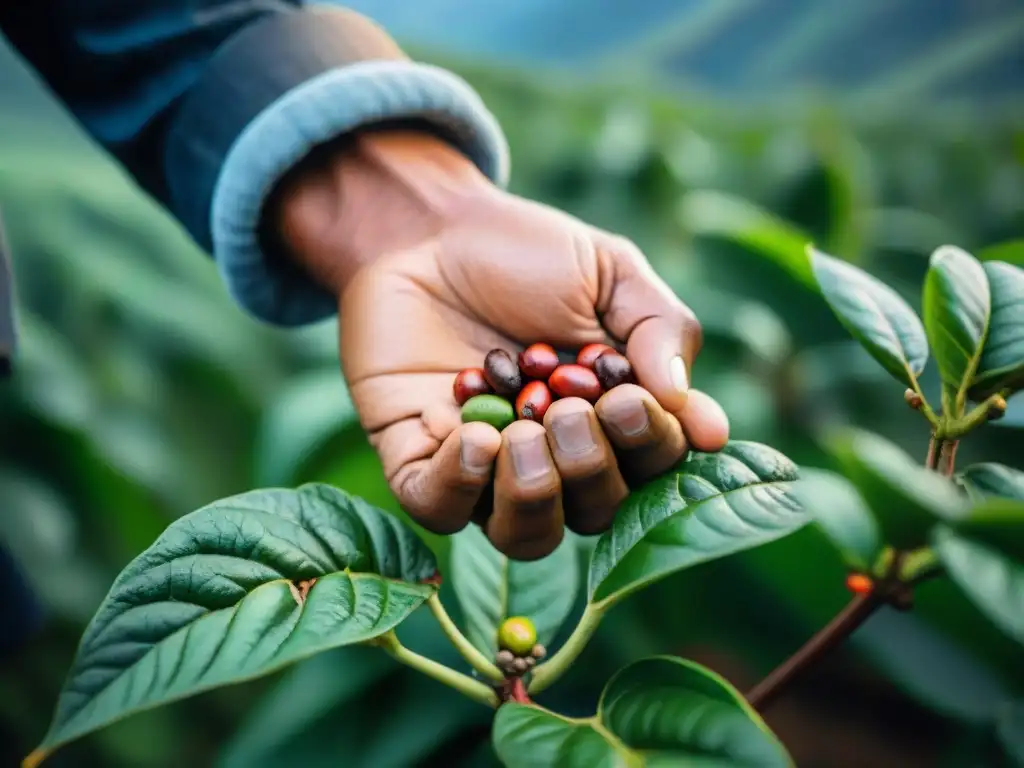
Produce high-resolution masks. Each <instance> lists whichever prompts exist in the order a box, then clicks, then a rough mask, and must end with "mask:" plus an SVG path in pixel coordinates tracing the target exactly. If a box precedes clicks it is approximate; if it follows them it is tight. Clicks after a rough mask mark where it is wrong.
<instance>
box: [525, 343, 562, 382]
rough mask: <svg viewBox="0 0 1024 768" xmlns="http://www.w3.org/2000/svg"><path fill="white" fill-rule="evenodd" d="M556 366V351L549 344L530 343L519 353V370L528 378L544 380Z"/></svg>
mask: <svg viewBox="0 0 1024 768" xmlns="http://www.w3.org/2000/svg"><path fill="white" fill-rule="evenodd" d="M557 367H558V353H557V352H555V348H554V347H552V346H551V345H550V344H541V343H537V344H531V345H530V346H528V347H527V348H526V349H524V350H523V351H522V352H520V353H519V370H520V371H522V372H523V376H526V377H527V378H528V379H540V380H541V381H545V380H546V379H547V378H548V376H550V375H551V373H552V371H554V370H555V368H557Z"/></svg>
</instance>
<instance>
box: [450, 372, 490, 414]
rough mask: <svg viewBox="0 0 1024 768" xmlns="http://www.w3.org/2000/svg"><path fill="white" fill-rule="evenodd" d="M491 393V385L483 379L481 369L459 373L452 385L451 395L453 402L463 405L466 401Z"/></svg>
mask: <svg viewBox="0 0 1024 768" xmlns="http://www.w3.org/2000/svg"><path fill="white" fill-rule="evenodd" d="M490 391H491V385H490V384H488V383H487V379H485V378H484V369H483V368H467V369H466V370H464V371H459V375H458V376H456V377H455V383H454V384H452V393H453V394H454V395H455V402H456V403H458V404H459V405H465V404H466V401H467V400H469V398H471V397H476V396H477V395H486V394H488V393H489V392H490Z"/></svg>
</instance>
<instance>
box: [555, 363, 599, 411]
mask: <svg viewBox="0 0 1024 768" xmlns="http://www.w3.org/2000/svg"><path fill="white" fill-rule="evenodd" d="M548 386H549V387H550V388H551V391H552V392H554V393H555V394H556V395H558V396H559V397H582V398H583V399H584V400H588V401H590V402H591V403H596V402H597V399H598V398H599V397H601V382H599V381H598V380H597V375H596V374H595V373H594V372H593V371H592V370H590V369H589V368H584V367H583V366H582V365H576V364H572V363H570V364H569V365H560V366H558V367H557V368H555V370H554V372H553V373H552V374H551V377H550V378H549V379H548Z"/></svg>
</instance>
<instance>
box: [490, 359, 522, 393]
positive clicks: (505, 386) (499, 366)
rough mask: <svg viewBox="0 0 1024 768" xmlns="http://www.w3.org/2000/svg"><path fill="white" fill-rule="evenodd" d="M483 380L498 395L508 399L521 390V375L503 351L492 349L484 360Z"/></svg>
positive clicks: (514, 362)
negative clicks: (485, 380)
mask: <svg viewBox="0 0 1024 768" xmlns="http://www.w3.org/2000/svg"><path fill="white" fill-rule="evenodd" d="M484 378H485V379H487V383H488V384H490V385H491V388H492V389H493V390H494V391H495V392H497V393H498V394H499V395H505V396H506V397H509V396H511V395H515V394H516V393H517V392H519V390H520V389H522V388H523V375H522V374H521V373H520V372H519V366H518V365H516V361H515V360H513V359H512V356H511V355H510V354H509V353H508V352H506V351H505V350H504V349H492V350H491V351H490V352H488V353H487V357H485V358H484Z"/></svg>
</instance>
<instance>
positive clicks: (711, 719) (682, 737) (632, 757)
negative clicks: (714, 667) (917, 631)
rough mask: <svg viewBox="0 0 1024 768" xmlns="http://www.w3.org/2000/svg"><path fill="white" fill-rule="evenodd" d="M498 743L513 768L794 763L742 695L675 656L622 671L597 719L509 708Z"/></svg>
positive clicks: (497, 726)
mask: <svg viewBox="0 0 1024 768" xmlns="http://www.w3.org/2000/svg"><path fill="white" fill-rule="evenodd" d="M493 740H494V748H495V751H497V753H498V756H499V757H500V758H501V760H502V762H503V763H504V764H505V765H506V766H508V768H520V766H521V767H522V768H549V767H550V768H562V767H563V766H565V767H566V768H575V767H576V766H579V767H580V768H584V766H586V768H590V766H602V767H603V766H608V768H611V767H612V766H615V767H616V768H617V767H618V766H656V765H664V766H668V765H694V766H709V767H710V766H722V767H723V768H724V767H725V766H733V767H734V768H742V766H752V767H753V766H757V767H758V768H771V767H772V766H788V765H791V764H792V763H791V761H790V759H789V756H788V755H787V754H786V751H785V749H784V748H783V747H782V745H781V744H780V743H779V742H778V740H777V739H776V738H775V736H774V735H773V734H772V733H771V731H769V730H768V727H767V726H766V725H765V724H764V722H763V721H762V720H761V718H760V717H759V716H758V715H757V713H756V712H754V710H753V709H752V708H751V707H750V706H749V705H748V704H747V703H746V701H745V700H744V699H743V697H742V695H741V694H740V693H739V692H738V691H736V690H735V689H734V688H733V687H732V686H731V685H729V684H728V683H727V682H726V681H725V680H723V679H722V678H721V677H719V676H718V675H716V674H715V673H714V672H712V671H711V670H709V669H706V668H704V667H702V666H700V665H699V664H696V663H694V662H691V661H684V660H683V659H677V658H674V657H670V656H657V657H653V658H649V659H643V660H641V661H638V662H635V663H633V664H630V665H629V666H627V667H625V668H623V669H622V670H620V671H619V672H618V673H617V674H616V675H615V676H614V677H612V679H611V680H610V681H609V682H608V684H607V685H606V686H605V689H604V691H603V692H602V694H601V700H600V702H599V703H598V709H597V714H596V715H594V716H593V717H589V718H585V719H569V718H566V717H562V716H561V715H557V714H555V713H553V712H549V711H548V710H545V709H542V708H540V707H537V706H533V705H523V704H514V703H513V704H505V705H504V706H502V707H501V708H500V709H499V710H498V714H497V715H496V716H495V719H494V730H493Z"/></svg>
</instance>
